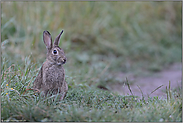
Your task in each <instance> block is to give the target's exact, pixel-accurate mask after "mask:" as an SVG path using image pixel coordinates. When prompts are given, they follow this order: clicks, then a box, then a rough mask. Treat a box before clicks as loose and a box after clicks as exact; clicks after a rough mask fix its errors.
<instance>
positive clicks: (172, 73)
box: [110, 63, 182, 98]
mask: <svg viewBox="0 0 183 123" xmlns="http://www.w3.org/2000/svg"><path fill="white" fill-rule="evenodd" d="M120 74H121V77H122V78H124V74H123V73H119V75H120ZM127 78H128V79H129V80H133V81H135V82H134V83H133V84H131V85H130V88H131V90H132V92H133V94H134V95H135V96H139V97H141V96H142V93H141V91H140V89H141V90H142V92H143V95H144V96H145V98H147V95H149V94H150V93H151V92H152V91H154V90H155V89H156V88H158V87H159V86H161V85H163V86H162V87H161V88H159V89H157V90H156V91H155V92H153V93H152V94H150V95H149V96H150V97H153V96H159V97H160V98H161V97H162V98H166V93H165V90H166V86H167V87H169V81H170V87H171V89H175V88H177V87H181V86H182V84H181V80H182V64H181V63H176V64H173V65H171V66H170V67H169V68H168V69H165V70H163V71H160V72H157V73H154V74H152V76H150V77H133V75H127ZM138 86H139V87H140V89H139V87H138ZM110 89H111V90H113V91H115V92H118V93H119V94H121V95H131V93H130V91H129V89H128V86H127V85H120V84H116V85H110Z"/></svg>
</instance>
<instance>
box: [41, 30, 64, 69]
mask: <svg viewBox="0 0 183 123" xmlns="http://www.w3.org/2000/svg"><path fill="white" fill-rule="evenodd" d="M62 33H63V30H62V31H61V33H60V34H59V35H58V36H57V37H56V39H55V41H54V43H53V45H52V38H51V34H50V33H49V32H48V31H44V32H43V41H44V44H45V45H46V48H47V60H48V62H49V63H51V64H56V65H59V66H60V65H62V64H65V63H66V59H67V58H66V56H65V53H64V50H63V49H61V48H60V47H59V46H58V44H59V41H60V37H61V35H62Z"/></svg>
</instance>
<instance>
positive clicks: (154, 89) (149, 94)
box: [149, 85, 163, 95]
mask: <svg viewBox="0 0 183 123" xmlns="http://www.w3.org/2000/svg"><path fill="white" fill-rule="evenodd" d="M162 86H163V85H161V86H159V87H157V88H156V89H154V91H152V92H151V93H150V94H149V95H151V94H152V93H154V92H155V91H156V90H158V89H159V88H161V87H162Z"/></svg>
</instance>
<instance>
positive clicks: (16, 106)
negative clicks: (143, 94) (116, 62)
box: [1, 58, 182, 122]
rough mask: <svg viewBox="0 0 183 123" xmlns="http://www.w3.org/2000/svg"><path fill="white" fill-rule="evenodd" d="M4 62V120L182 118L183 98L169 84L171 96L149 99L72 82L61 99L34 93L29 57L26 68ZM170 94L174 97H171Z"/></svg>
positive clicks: (98, 120)
mask: <svg viewBox="0 0 183 123" xmlns="http://www.w3.org/2000/svg"><path fill="white" fill-rule="evenodd" d="M2 63H3V65H2V68H3V69H2V70H3V72H2V80H1V81H2V83H1V119H2V120H3V121H60V122H64V121H80V122H81V121H82V122H85V121H90V122H95V121H97V122H102V121H106V122H107V121H111V122H112V121H113V122H115V121H117V122H124V121H126V122H131V121H134V122H136V121H138V122H140V121H144V122H150V121H151V122H152V121H155V122H159V121H169V122H171V121H174V122H180V121H182V98H181V97H177V96H174V93H172V92H171V89H170V87H168V88H169V89H168V90H167V91H168V93H167V96H168V99H159V98H158V97H153V98H152V97H149V98H148V100H143V99H139V98H138V97H136V96H130V95H128V96H121V95H118V94H115V93H112V92H110V91H103V90H100V89H96V88H95V87H94V86H84V85H73V84H71V83H75V82H74V80H71V81H68V80H69V78H68V77H67V79H66V80H67V81H68V82H69V85H72V86H69V91H68V94H67V96H66V98H65V99H64V100H62V101H58V99H59V98H58V97H59V95H54V96H52V97H46V98H43V97H41V96H39V95H37V96H35V95H34V92H33V91H32V90H28V91H26V92H25V90H26V89H27V88H30V87H31V86H32V81H33V78H34V75H35V73H36V71H37V70H32V69H31V68H34V64H32V63H31V62H30V59H29V58H27V59H26V61H25V63H26V65H25V69H20V67H21V66H20V67H16V66H14V65H12V66H11V67H9V68H7V67H6V64H7V63H8V62H5V59H4V60H3V62H2ZM170 93H171V96H170ZM180 95H181V92H180Z"/></svg>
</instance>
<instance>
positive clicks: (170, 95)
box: [168, 81, 172, 99]
mask: <svg viewBox="0 0 183 123" xmlns="http://www.w3.org/2000/svg"><path fill="white" fill-rule="evenodd" d="M168 92H169V97H170V99H171V98H172V94H171V90H170V81H169V89H168Z"/></svg>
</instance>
